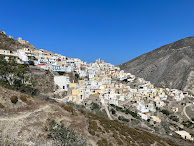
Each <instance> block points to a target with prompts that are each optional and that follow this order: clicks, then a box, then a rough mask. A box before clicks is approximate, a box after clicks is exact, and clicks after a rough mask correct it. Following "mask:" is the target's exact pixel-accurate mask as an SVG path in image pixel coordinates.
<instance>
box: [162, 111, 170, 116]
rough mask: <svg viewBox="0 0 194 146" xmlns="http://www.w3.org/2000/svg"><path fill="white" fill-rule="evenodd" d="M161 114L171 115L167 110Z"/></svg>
mask: <svg viewBox="0 0 194 146" xmlns="http://www.w3.org/2000/svg"><path fill="white" fill-rule="evenodd" d="M161 112H162V113H163V114H165V115H167V116H168V115H170V112H169V111H168V110H166V109H163V110H161Z"/></svg>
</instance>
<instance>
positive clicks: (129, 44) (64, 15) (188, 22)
mask: <svg viewBox="0 0 194 146" xmlns="http://www.w3.org/2000/svg"><path fill="white" fill-rule="evenodd" d="M0 5H1V8H0V16H1V17H0V30H3V31H6V33H7V34H8V35H12V36H13V37H14V39H17V37H22V38H23V39H25V40H28V41H30V43H31V44H33V45H34V46H35V47H36V48H38V49H46V50H49V51H53V52H56V53H60V54H62V55H65V56H67V57H73V58H80V59H82V60H83V61H87V62H93V61H94V60H95V59H97V58H101V59H103V60H105V61H106V62H110V63H112V64H115V65H119V64H121V63H123V62H126V61H128V60H131V59H133V58H135V57H137V56H139V55H141V54H143V53H146V52H149V51H151V50H154V49H156V48H158V47H160V46H162V45H165V44H167V43H171V42H174V41H176V40H179V39H182V38H185V37H188V36H193V34H194V9H193V6H194V1H193V0H52V1H51V0H27V1H26V0H25V1H22V0H17V1H16V0H14V1H13V0H6V1H5V0H4V1H3V0H2V1H0Z"/></svg>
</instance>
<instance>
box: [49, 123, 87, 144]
mask: <svg viewBox="0 0 194 146" xmlns="http://www.w3.org/2000/svg"><path fill="white" fill-rule="evenodd" d="M48 138H50V139H53V140H54V141H55V142H56V143H55V144H56V145H65V146H71V145H76V146H86V145H88V143H87V141H86V139H85V138H83V137H82V136H78V135H77V133H76V132H74V131H72V130H69V128H67V127H65V126H64V125H63V124H57V123H56V122H55V121H54V120H53V121H52V122H51V123H50V126H49V134H48Z"/></svg>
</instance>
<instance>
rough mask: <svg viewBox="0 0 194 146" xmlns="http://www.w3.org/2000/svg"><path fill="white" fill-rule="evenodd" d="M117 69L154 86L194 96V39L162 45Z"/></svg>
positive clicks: (188, 38) (189, 38)
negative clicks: (185, 92) (141, 78)
mask: <svg viewBox="0 0 194 146" xmlns="http://www.w3.org/2000/svg"><path fill="white" fill-rule="evenodd" d="M119 67H120V68H121V69H122V70H125V71H127V72H130V73H132V74H134V75H136V76H138V77H143V78H144V79H146V80H148V81H151V83H153V84H154V85H155V86H158V87H168V88H176V89H180V90H184V91H188V92H189V93H191V94H194V87H193V85H194V37H187V38H185V39H182V40H179V41H176V42H174V43H171V44H168V45H164V46H162V47H160V48H158V49H156V50H153V51H151V52H149V53H146V54H143V55H141V56H139V57H137V58H135V59H133V60H130V61H128V62H126V63H123V64H121V65H119Z"/></svg>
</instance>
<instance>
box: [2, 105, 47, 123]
mask: <svg viewBox="0 0 194 146" xmlns="http://www.w3.org/2000/svg"><path fill="white" fill-rule="evenodd" d="M48 107H49V105H45V106H43V107H41V108H39V109H37V110H35V111H31V112H25V113H21V114H20V115H16V116H14V117H13V116H12V117H0V121H18V120H21V119H25V118H27V117H29V116H30V115H31V114H34V113H36V112H39V111H42V110H44V109H46V108H48Z"/></svg>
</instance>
